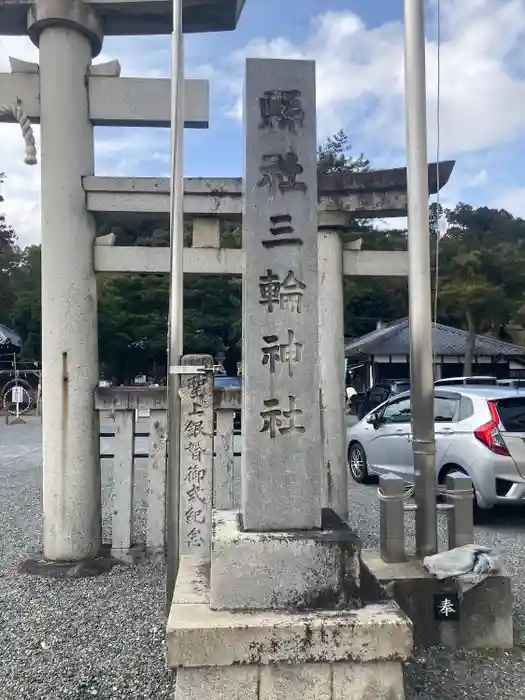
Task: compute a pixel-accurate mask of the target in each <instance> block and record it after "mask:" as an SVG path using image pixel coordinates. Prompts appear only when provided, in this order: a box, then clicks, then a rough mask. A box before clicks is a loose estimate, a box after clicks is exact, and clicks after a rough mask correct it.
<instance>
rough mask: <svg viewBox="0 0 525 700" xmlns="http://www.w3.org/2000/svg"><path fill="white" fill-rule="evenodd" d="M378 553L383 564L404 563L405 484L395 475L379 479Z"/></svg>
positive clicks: (387, 475)
mask: <svg viewBox="0 0 525 700" xmlns="http://www.w3.org/2000/svg"><path fill="white" fill-rule="evenodd" d="M377 495H378V496H379V503H380V525H379V530H380V552H381V559H382V560H383V561H384V562H389V563H395V562H400V561H405V482H404V480H403V479H402V478H401V477H399V476H396V475H395V474H385V475H384V476H381V477H380V478H379V489H378V492H377Z"/></svg>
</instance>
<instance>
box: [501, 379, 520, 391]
mask: <svg viewBox="0 0 525 700" xmlns="http://www.w3.org/2000/svg"><path fill="white" fill-rule="evenodd" d="M498 386H507V387H514V389H521V388H523V387H525V379H498Z"/></svg>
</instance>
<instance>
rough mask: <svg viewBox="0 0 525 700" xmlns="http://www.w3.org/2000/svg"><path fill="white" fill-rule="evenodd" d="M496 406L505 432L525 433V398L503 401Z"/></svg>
mask: <svg viewBox="0 0 525 700" xmlns="http://www.w3.org/2000/svg"><path fill="white" fill-rule="evenodd" d="M496 405H497V408H498V414H499V417H500V420H501V423H502V425H503V430H504V431H505V432H507V433H523V432H525V397H522V396H520V397H516V398H511V399H501V400H500V401H498V402H497V403H496Z"/></svg>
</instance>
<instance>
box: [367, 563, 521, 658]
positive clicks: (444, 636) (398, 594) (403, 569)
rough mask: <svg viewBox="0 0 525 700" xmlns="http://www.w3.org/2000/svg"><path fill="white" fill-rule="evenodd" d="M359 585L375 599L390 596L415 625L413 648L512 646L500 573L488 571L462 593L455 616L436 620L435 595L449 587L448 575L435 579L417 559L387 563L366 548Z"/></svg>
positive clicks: (507, 596)
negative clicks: (455, 617) (479, 583)
mask: <svg viewBox="0 0 525 700" xmlns="http://www.w3.org/2000/svg"><path fill="white" fill-rule="evenodd" d="M361 586H362V591H365V592H366V593H367V594H368V595H370V596H371V597H372V598H373V599H375V600H377V599H378V598H380V597H383V599H387V598H393V599H394V600H395V601H396V602H397V603H398V604H399V606H400V608H401V609H402V610H403V612H405V613H406V615H408V617H409V618H410V619H411V620H412V622H413V624H414V641H415V644H416V646H417V647H420V648H425V647H429V646H434V645H442V646H446V647H451V648H459V647H461V648H464V649H489V648H497V649H509V648H511V647H512V646H513V643H514V640H513V627H512V595H511V585H510V577H509V576H507V575H506V574H505V573H504V572H503V573H500V574H495V575H493V576H490V577H489V578H488V579H487V580H486V581H485V583H484V584H483V585H482V586H479V587H477V588H474V589H472V590H471V591H468V592H467V593H466V594H465V596H464V598H463V600H462V601H461V604H460V618H459V620H456V621H454V620H446V621H437V620H435V617H434V595H435V594H436V593H447V592H452V591H453V590H454V587H453V582H452V580H451V579H445V580H443V581H438V580H437V579H435V578H434V577H432V576H431V575H430V574H429V573H428V571H427V570H426V569H425V567H424V566H423V564H422V563H421V562H420V561H417V560H409V561H406V562H402V563H397V564H387V563H385V562H383V561H382V560H381V558H380V556H379V553H378V552H375V551H368V550H365V551H363V552H362V553H361Z"/></svg>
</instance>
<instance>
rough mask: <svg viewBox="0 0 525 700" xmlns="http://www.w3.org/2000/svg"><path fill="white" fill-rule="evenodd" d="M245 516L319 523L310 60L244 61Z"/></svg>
mask: <svg viewBox="0 0 525 700" xmlns="http://www.w3.org/2000/svg"><path fill="white" fill-rule="evenodd" d="M245 100H246V104H245V129H246V172H245V197H244V207H245V209H244V215H243V226H244V248H245V255H246V271H245V274H244V279H243V305H244V328H243V330H244V343H243V352H244V373H243V375H244V395H243V419H244V428H243V430H244V437H243V457H242V514H243V526H244V528H245V529H247V530H257V531H264V530H290V529H306V528H317V527H320V526H321V500H320V497H321V481H320V480H321V459H322V454H321V440H320V421H319V380H318V353H317V333H318V329H317V319H318V314H317V164H316V117H315V64H314V63H313V62H311V61H281V60H266V59H264V60H262V59H248V61H247V64H246V92H245Z"/></svg>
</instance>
